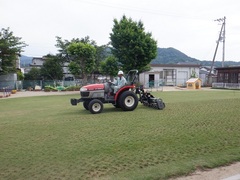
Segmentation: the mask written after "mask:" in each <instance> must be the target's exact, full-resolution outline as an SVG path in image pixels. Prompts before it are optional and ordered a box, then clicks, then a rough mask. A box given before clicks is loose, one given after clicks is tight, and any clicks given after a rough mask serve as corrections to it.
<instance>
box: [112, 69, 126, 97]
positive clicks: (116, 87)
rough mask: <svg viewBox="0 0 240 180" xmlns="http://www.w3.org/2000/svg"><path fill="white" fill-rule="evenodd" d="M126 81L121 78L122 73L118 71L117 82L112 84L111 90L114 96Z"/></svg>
mask: <svg viewBox="0 0 240 180" xmlns="http://www.w3.org/2000/svg"><path fill="white" fill-rule="evenodd" d="M126 82H127V81H126V79H125V77H124V76H123V71H118V77H117V80H115V81H114V82H113V84H112V86H111V87H112V88H113V93H114V94H116V92H117V91H118V90H119V89H120V88H121V87H123V86H124V85H125V84H126Z"/></svg>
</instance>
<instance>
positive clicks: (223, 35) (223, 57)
mask: <svg viewBox="0 0 240 180" xmlns="http://www.w3.org/2000/svg"><path fill="white" fill-rule="evenodd" d="M225 34H226V17H225V16H224V18H223V33H222V39H223V54H222V67H224V61H225Z"/></svg>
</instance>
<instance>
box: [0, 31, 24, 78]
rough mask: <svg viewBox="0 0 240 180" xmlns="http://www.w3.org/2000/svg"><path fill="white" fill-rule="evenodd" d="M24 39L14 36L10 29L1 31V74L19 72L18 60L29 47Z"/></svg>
mask: <svg viewBox="0 0 240 180" xmlns="http://www.w3.org/2000/svg"><path fill="white" fill-rule="evenodd" d="M21 39H22V38H20V37H16V36H14V35H13V32H12V31H10V29H9V28H7V29H4V28H2V29H1V31H0V74H7V73H12V72H17V69H16V60H17V59H18V56H20V55H21V52H23V48H24V47H26V46H27V44H25V42H23V41H21Z"/></svg>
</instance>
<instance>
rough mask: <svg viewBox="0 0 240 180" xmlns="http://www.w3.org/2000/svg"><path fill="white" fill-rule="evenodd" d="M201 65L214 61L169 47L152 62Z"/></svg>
mask: <svg viewBox="0 0 240 180" xmlns="http://www.w3.org/2000/svg"><path fill="white" fill-rule="evenodd" d="M32 58H33V57H29V56H25V55H21V57H20V64H21V67H27V66H29V64H31V63H32ZM178 63H182V64H187V63H188V64H192V63H194V64H199V65H201V66H211V65H212V61H209V60H198V59H195V58H192V57H189V56H187V55H186V54H184V53H182V52H181V51H179V50H177V49H175V48H172V47H169V48H157V57H156V58H155V59H153V60H152V61H151V64H178ZM214 66H215V67H222V61H215V62H214ZM224 66H225V67H228V66H240V61H239V62H236V61H225V62H224Z"/></svg>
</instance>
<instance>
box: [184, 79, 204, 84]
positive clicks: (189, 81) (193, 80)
mask: <svg viewBox="0 0 240 180" xmlns="http://www.w3.org/2000/svg"><path fill="white" fill-rule="evenodd" d="M196 81H201V79H199V78H191V79H189V80H187V81H186V82H187V83H194V82H196Z"/></svg>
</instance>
